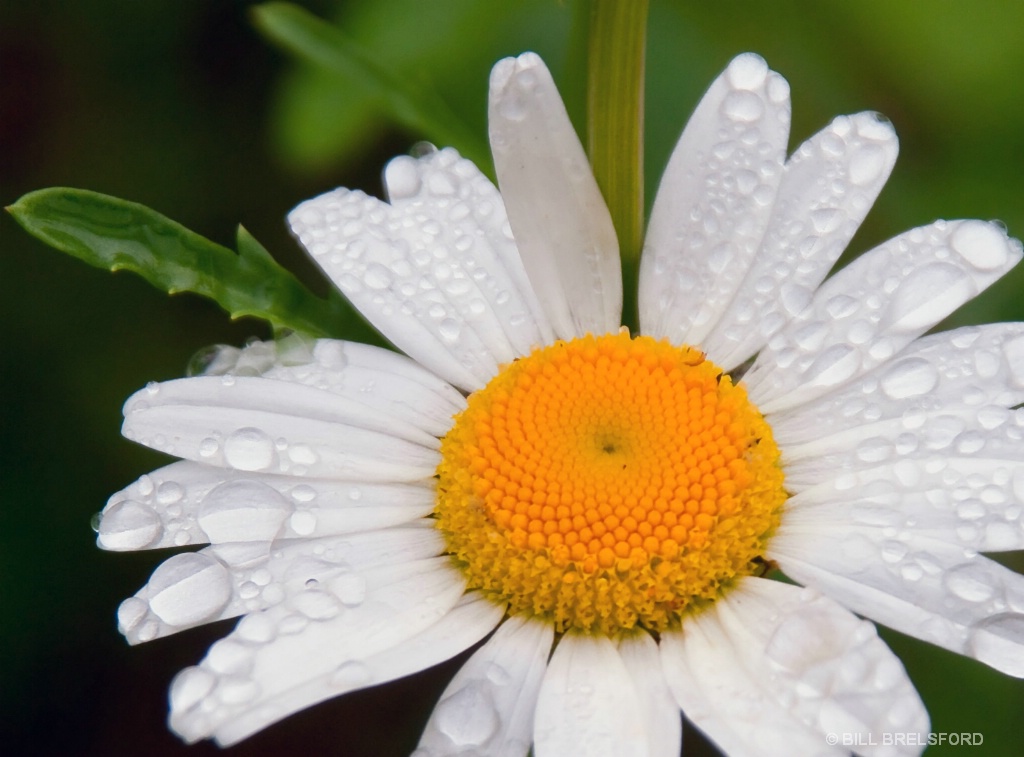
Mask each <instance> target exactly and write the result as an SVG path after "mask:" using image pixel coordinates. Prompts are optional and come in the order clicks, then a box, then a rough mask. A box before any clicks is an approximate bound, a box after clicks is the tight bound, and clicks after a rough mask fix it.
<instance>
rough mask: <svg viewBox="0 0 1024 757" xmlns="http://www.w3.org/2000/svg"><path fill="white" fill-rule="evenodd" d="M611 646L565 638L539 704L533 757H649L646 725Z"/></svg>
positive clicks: (589, 639) (600, 639)
mask: <svg viewBox="0 0 1024 757" xmlns="http://www.w3.org/2000/svg"><path fill="white" fill-rule="evenodd" d="M640 707H641V700H640V698H639V696H638V695H637V692H636V688H635V687H634V685H633V680H632V678H631V677H630V674H629V671H628V670H627V669H626V666H625V664H624V663H623V661H622V657H621V656H620V655H619V652H618V650H617V649H616V646H615V643H614V642H612V641H610V640H609V639H607V638H604V637H601V636H577V635H574V634H569V635H566V636H563V637H562V638H561V640H560V641H559V642H558V646H556V647H555V653H554V654H553V655H552V656H551V662H550V663H549V664H548V669H547V672H546V673H545V674H544V680H543V682H542V683H541V687H540V693H539V695H538V698H537V714H536V721H535V725H534V736H533V741H534V747H533V748H534V752H535V753H536V755H537V757H562V755H566V754H574V755H579V756H580V757H647V755H648V754H649V753H650V752H649V747H648V743H649V741H648V734H647V721H646V719H645V718H644V717H643V715H642V713H641V710H640Z"/></svg>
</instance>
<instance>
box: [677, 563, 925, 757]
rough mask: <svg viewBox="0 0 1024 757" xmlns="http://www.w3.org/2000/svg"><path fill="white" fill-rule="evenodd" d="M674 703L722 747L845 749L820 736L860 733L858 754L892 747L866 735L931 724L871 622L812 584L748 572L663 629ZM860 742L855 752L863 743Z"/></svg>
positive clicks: (766, 751)
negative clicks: (708, 603)
mask: <svg viewBox="0 0 1024 757" xmlns="http://www.w3.org/2000/svg"><path fill="white" fill-rule="evenodd" d="M661 650H662V661H663V664H664V667H665V674H666V678H667V680H668V682H669V686H670V687H671V689H672V692H673V694H674V695H675V697H676V699H677V701H678V702H679V704H680V706H681V707H682V708H683V711H684V712H685V713H686V715H687V717H688V718H690V719H691V720H692V721H693V722H694V723H695V724H696V725H697V726H698V727H699V728H700V729H701V730H703V731H704V732H705V733H707V734H708V736H710V737H711V738H712V740H714V741H715V742H716V743H717V744H718V745H719V746H720V747H721V748H723V749H724V750H725V751H727V752H729V753H736V754H751V755H765V756H767V755H789V754H836V755H840V754H847V753H848V749H846V748H844V747H843V746H841V745H840V746H836V747H830V746H828V742H827V741H826V734H830V733H832V734H835V733H843V734H857V735H859V736H861V737H862V738H860V739H859V740H858V741H857V743H858V745H859V746H858V751H859V752H860V753H863V754H865V755H882V754H905V755H915V754H918V753H919V751H920V750H919V749H917V748H916V747H915V746H914V744H911V745H909V746H907V745H903V747H902V748H897V749H896V750H895V751H893V750H892V747H891V746H890V745H882V744H872V742H875V741H879V740H878V739H873V738H868V736H869V735H870V734H878V733H887V732H891V731H901V732H904V733H907V732H913V733H914V734H915V735H919V736H920V738H921V740H923V739H925V738H926V737H927V733H928V731H929V726H928V715H927V713H926V712H925V709H924V705H923V704H922V703H921V700H920V698H919V697H918V696H917V694H916V692H915V691H914V688H913V686H912V684H911V683H910V680H909V679H908V678H907V675H906V672H905V671H904V669H903V666H902V665H901V664H900V662H899V660H898V659H897V658H896V657H895V655H893V653H892V652H891V651H890V650H889V649H888V647H886V645H885V644H884V643H883V642H882V641H881V639H879V638H878V636H877V634H876V633H875V629H874V627H873V626H871V624H870V623H866V622H864V621H862V620H859V619H858V618H856V617H855V616H854V615H853V614H852V613H850V612H848V611H847V610H845V609H843V608H842V607H840V606H839V605H838V604H836V603H835V602H833V601H832V600H831V599H829V598H827V597H823V596H821V595H819V594H817V592H814V591H810V590H807V589H801V588H799V587H796V586H791V585H788V584H783V583H780V582H777V581H768V580H765V579H760V578H747V579H744V580H743V582H742V583H741V584H740V585H739V586H737V587H736V588H735V589H733V590H732V591H731V592H730V593H729V594H728V595H726V596H725V597H724V598H722V599H721V600H719V601H718V602H716V603H715V604H714V606H713V607H712V608H710V609H709V610H707V611H706V612H704V613H701V614H700V615H697V616H695V617H693V618H692V619H690V621H689V622H688V624H687V626H686V629H685V631H684V632H671V633H667V634H663V635H662V641H661ZM861 750H863V751H861Z"/></svg>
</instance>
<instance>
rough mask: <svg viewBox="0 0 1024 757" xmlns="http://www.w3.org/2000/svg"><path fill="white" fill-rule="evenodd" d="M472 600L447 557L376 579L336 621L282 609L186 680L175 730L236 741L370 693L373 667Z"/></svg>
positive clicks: (390, 570)
mask: <svg viewBox="0 0 1024 757" xmlns="http://www.w3.org/2000/svg"><path fill="white" fill-rule="evenodd" d="M464 591H465V583H464V581H463V579H462V577H461V576H460V575H459V573H458V572H457V571H455V570H454V569H453V568H452V567H451V566H450V564H449V561H448V560H447V558H444V557H438V558H433V559H431V560H420V561H414V562H405V563H401V564H399V565H393V566H387V567H384V568H378V569H376V570H372V571H369V572H367V574H366V596H365V599H364V601H363V602H362V603H360V604H359V605H357V606H353V607H347V608H345V610H344V611H339V612H338V613H336V614H334V615H326V614H321V615H317V616H314V617H310V615H309V614H308V613H304V612H302V611H301V610H295V609H293V608H291V607H290V606H288V605H286V604H281V605H277V606H275V607H272V608H270V609H268V610H266V611H265V612H263V613H260V614H259V615H253V616H249V618H246V620H245V621H243V622H242V623H240V624H239V627H238V629H237V630H236V631H235V632H234V633H233V634H232V635H231V636H230V637H228V638H227V639H224V640H222V641H220V642H218V643H217V644H215V645H214V646H213V647H211V649H210V652H209V654H208V655H207V656H206V658H205V659H204V660H203V662H202V663H200V666H199V667H198V668H192V669H190V670H189V671H185V672H183V673H182V674H181V676H179V679H178V680H177V681H176V682H175V687H174V689H172V692H171V716H170V724H171V728H173V729H174V730H175V731H176V732H177V733H178V734H180V735H181V736H182V737H183V738H184V739H185V740H187V741H189V742H192V741H197V740H199V739H201V738H207V737H210V736H213V735H216V736H218V737H219V738H223V739H224V740H225V741H233V740H236V739H238V738H242V737H244V736H245V735H247V733H249V732H251V731H252V730H253V729H254V728H259V727H261V726H262V725H263V724H266V723H271V722H274V721H275V720H277V719H278V718H279V717H283V716H284V715H287V714H289V713H291V712H293V711H294V710H295V709H296V707H303V706H305V705H307V704H309V703H311V702H313V701H319V700H322V699H326V698H327V697H330V696H333V695H334V694H337V693H341V692H343V691H351V690H353V689H355V688H360V687H361V686H362V685H370V683H369V681H370V680H371V678H370V673H369V672H368V671H364V667H363V666H364V665H365V662H366V660H368V659H370V658H372V657H374V656H376V655H379V654H382V653H384V652H387V651H388V650H391V649H395V648H396V647H398V646H399V645H400V644H402V643H404V642H406V641H407V640H408V639H410V638H412V637H413V636H415V635H416V634H418V633H420V632H422V631H425V630H426V629H427V628H429V627H430V626H432V625H434V624H435V623H437V622H438V621H439V620H441V619H442V618H443V617H444V616H445V615H447V614H448V613H449V612H450V611H451V609H452V608H453V607H454V606H455V604H456V603H457V602H458V600H459V598H460V597H461V596H462V595H463V593H464ZM250 618H258V619H259V620H258V621H254V620H250ZM474 629H475V630H477V631H479V630H480V628H479V627H477V626H475V625H474ZM483 633H486V630H483ZM471 635H472V634H471ZM470 643H471V642H470ZM456 651H458V650H456ZM427 664H432V663H431V662H427ZM182 677H184V678H185V681H184V682H182ZM188 679H194V680H195V679H199V680H201V681H202V682H204V688H206V691H205V692H204V693H203V695H202V696H199V697H196V696H195V695H194V694H193V695H192V696H184V694H182V693H181V692H182V691H188V690H189V689H195V688H196V687H195V686H194V685H192V682H191V681H190V680H188ZM360 679H362V682H360ZM311 689H313V690H317V691H318V693H314V692H313V691H311ZM176 693H178V696H177V697H176V696H175V694H176ZM239 719H242V721H241V725H240V726H237V727H236V726H233V725H232V721H235V720H239ZM222 734H223V736H222Z"/></svg>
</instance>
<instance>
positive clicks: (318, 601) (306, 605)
mask: <svg viewBox="0 0 1024 757" xmlns="http://www.w3.org/2000/svg"><path fill="white" fill-rule="evenodd" d="M315 585H316V584H315V583H314V586H315ZM289 604H290V605H291V606H292V607H293V608H294V609H295V610H296V611H298V612H300V613H302V614H303V615H305V616H306V617H307V618H309V619H310V620H329V619H331V618H333V617H336V616H337V615H338V613H339V612H341V606H340V605H339V604H338V600H337V599H335V598H334V597H333V596H332V595H330V594H328V593H327V592H326V591H322V590H320V589H316V588H313V589H306V590H305V591H302V592H300V593H299V594H296V595H295V596H293V597H291V599H289Z"/></svg>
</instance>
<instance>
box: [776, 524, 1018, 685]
mask: <svg viewBox="0 0 1024 757" xmlns="http://www.w3.org/2000/svg"><path fill="white" fill-rule="evenodd" d="M787 516H788V517H787V518H786V519H785V520H784V521H783V525H782V526H780V528H779V531H778V533H777V534H776V535H775V536H774V537H773V538H772V541H771V543H770V544H769V553H768V555H769V557H770V558H771V559H773V560H776V561H778V563H779V566H780V567H781V568H782V570H783V571H785V573H786V575H788V576H790V577H791V578H793V579H795V580H797V581H800V582H801V583H804V584H806V585H808V586H813V587H815V588H817V589H819V590H821V591H824V592H827V593H828V594H829V596H831V597H834V598H835V599H836V600H838V601H839V602H841V603H842V604H844V605H845V606H847V607H849V608H850V609H851V610H853V611H854V612H857V613H860V614H862V615H865V616H867V617H870V618H872V619H873V620H876V621H878V622H879V623H882V624H884V625H887V626H889V627H890V628H894V629H896V630H897V631H900V632H902V633H905V634H908V635H910V636H914V637H916V638H919V639H923V640H925V641H928V642H931V643H932V644H937V645H938V646H941V647H944V648H946V649H950V650H952V651H954V652H959V653H960V654H965V655H968V656H972V657H976V658H977V659H980V660H981V661H982V662H985V663H986V664H988V665H991V666H993V667H995V668H996V669H997V670H1001V671H1002V672H1004V673H1008V674H1010V675H1015V676H1024V668H1022V667H1021V665H1020V660H1021V659H1024V576H1022V575H1020V574H1018V573H1014V572H1013V571H1011V570H1009V569H1008V568H1006V567H1004V566H1002V565H999V564H998V563H996V562H994V561H992V560H989V559H988V558H985V557H980V556H978V555H977V554H975V553H974V552H973V551H969V550H965V549H964V548H963V547H960V546H957V545H953V544H947V543H943V542H939V541H934V540H932V539H929V538H928V537H927V536H926V535H924V534H922V533H919V532H918V531H915V530H907V531H897V532H896V533H897V535H898V536H900V539H901V541H902V543H903V544H904V545H905V548H906V549H905V551H902V552H897V553H895V554H894V555H893V556H892V557H887V556H886V555H885V554H884V553H883V552H884V549H885V545H886V542H885V529H884V528H881V527H870V526H860V525H855V524H852V523H851V522H850V519H849V517H847V518H846V519H837V518H833V519H830V521H829V522H828V523H827V524H826V523H823V522H821V521H820V520H818V519H812V518H805V517H800V515H798V514H794V513H789V512H787ZM925 526H926V527H927V524H925ZM853 539H858V540H859V543H860V544H861V545H862V548H859V549H858V550H857V551H856V553H855V554H851V553H850V551H849V550H848V549H847V545H848V544H849V543H850V541H851V540H853ZM1008 608H1009V609H1008ZM1007 612H1009V613H1010V614H1011V615H1013V616H1015V617H1017V618H1018V621H1017V622H1016V623H1014V622H1006V623H1005V625H1001V626H999V629H1000V631H1006V633H1000V634H998V642H996V641H995V640H993V639H990V638H989V637H984V636H978V635H977V631H978V629H979V628H981V629H984V628H985V627H986V626H987V624H988V623H990V622H991V619H992V618H995V617H998V616H1001V615H1003V614H1005V613H1007ZM982 633H984V631H982ZM980 639H985V641H983V642H981V643H980V645H979V640H980ZM988 641H992V643H991V644H990V645H986V642H988Z"/></svg>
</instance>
